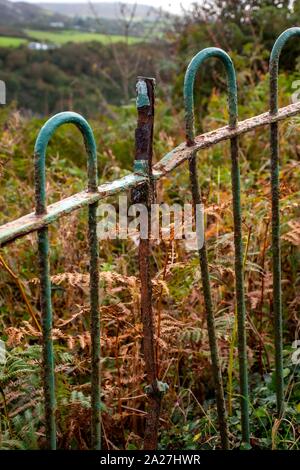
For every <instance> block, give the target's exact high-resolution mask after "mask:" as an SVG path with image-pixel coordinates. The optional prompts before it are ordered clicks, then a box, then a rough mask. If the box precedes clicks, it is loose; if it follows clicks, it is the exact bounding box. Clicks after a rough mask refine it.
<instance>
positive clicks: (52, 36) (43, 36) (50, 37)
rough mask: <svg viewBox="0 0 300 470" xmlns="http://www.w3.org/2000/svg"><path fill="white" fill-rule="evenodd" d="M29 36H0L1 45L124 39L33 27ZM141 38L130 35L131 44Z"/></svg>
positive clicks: (29, 30)
mask: <svg viewBox="0 0 300 470" xmlns="http://www.w3.org/2000/svg"><path fill="white" fill-rule="evenodd" d="M24 32H25V34H26V36H28V39H27V38H16V37H9V36H0V47H18V46H20V45H21V44H24V43H27V42H30V41H39V42H50V43H52V44H59V45H62V44H66V43H67V42H89V41H98V42H101V43H102V44H109V43H111V42H114V43H115V42H120V41H122V42H123V41H124V37H123V36H118V35H115V36H108V35H106V34H100V33H85V32H80V31H75V30H62V31H39V30H33V29H26V30H25V31H24ZM139 41H140V39H139V38H136V37H129V42H130V44H133V43H135V42H139Z"/></svg>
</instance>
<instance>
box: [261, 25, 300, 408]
mask: <svg viewBox="0 0 300 470" xmlns="http://www.w3.org/2000/svg"><path fill="white" fill-rule="evenodd" d="M296 36H300V28H290V29H287V30H286V31H284V32H283V33H282V34H281V35H280V36H279V37H278V38H277V40H276V41H275V43H274V46H273V49H272V52H271V56H270V64H269V71H270V114H271V115H276V114H277V112H278V66H279V57H280V54H281V51H282V48H283V47H284V45H285V43H286V42H287V41H288V39H290V38H292V37H296ZM270 150H271V199H272V258H273V312H274V341H275V368H276V396H277V413H278V415H279V416H281V415H282V413H283V410H284V382H283V361H282V347H283V345H282V341H283V337H282V336H283V335H282V292H281V255H280V208H279V200H280V186H279V146H278V122H272V123H271V125H270Z"/></svg>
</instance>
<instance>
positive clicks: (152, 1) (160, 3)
mask: <svg viewBox="0 0 300 470" xmlns="http://www.w3.org/2000/svg"><path fill="white" fill-rule="evenodd" d="M14 1H16V0H14ZM25 1H27V2H30V3H85V1H84V0H25ZM116 1H117V0H92V2H93V3H102V2H103V3H115V2H116ZM193 1H195V0H136V1H135V0H123V3H139V4H144V5H150V6H153V7H162V8H163V9H164V10H166V11H170V12H171V13H180V10H181V8H180V5H181V4H182V5H184V7H185V8H187V7H189V6H190V5H191V4H192V3H193Z"/></svg>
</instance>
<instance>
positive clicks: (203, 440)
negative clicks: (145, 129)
mask: <svg viewBox="0 0 300 470" xmlns="http://www.w3.org/2000/svg"><path fill="white" fill-rule="evenodd" d="M221 3H222V4H224V2H214V4H216V5H217V7H218V8H219V10H218V14H215V15H214V16H213V17H210V18H206V19H203V15H204V14H205V13H206V12H205V10H201V8H200V7H199V8H198V7H197V9H196V10H195V11H194V13H193V14H191V15H186V16H185V17H184V19H183V20H182V21H180V22H179V23H178V24H177V25H176V27H175V28H174V29H175V30H176V33H174V32H170V33H169V36H168V38H167V39H168V40H164V41H161V42H160V47H159V48H158V47H156V48H155V51H154V52H155V53H154V52H153V49H154V46H152V47H151V46H149V45H147V44H139V45H138V46H137V45H131V46H130V47H129V49H126V48H125V46H123V47H124V49H122V52H123V51H125V52H126V53H127V54H128V55H127V56H126V60H127V62H126V63H127V66H128V64H129V66H128V68H129V69H130V67H131V68H132V65H133V64H135V62H134V58H135V57H136V54H137V51H138V50H141V51H142V57H141V61H140V64H139V71H140V73H143V74H145V75H146V74H149V75H150V74H151V75H152V74H153V75H156V74H157V76H158V78H159V80H158V87H157V88H158V90H157V95H158V96H157V106H156V116H155V122H156V125H155V138H154V142H155V148H154V159H155V160H158V159H160V158H161V157H162V155H164V154H165V153H166V152H167V151H169V150H170V149H172V148H173V147H174V146H176V145H177V144H179V143H180V142H182V141H184V139H185V135H184V125H183V123H184V115H183V109H182V105H183V103H182V84H183V73H184V69H185V67H186V65H187V63H188V62H189V60H190V59H191V57H192V56H193V54H194V53H195V52H197V51H198V50H199V49H201V48H202V47H206V46H208V45H220V46H222V47H224V48H225V49H226V50H227V51H228V52H229V53H230V55H231V56H232V57H233V60H234V63H235V65H236V69H237V72H238V85H239V118H240V119H241V120H242V119H245V118H247V117H250V116H253V115H256V114H259V113H262V112H265V111H266V110H267V109H268V106H269V104H268V91H269V88H268V87H269V85H268V78H269V77H268V72H267V69H268V58H269V53H270V48H271V46H272V43H273V42H274V40H275V37H276V36H277V35H278V34H279V33H280V32H281V31H282V30H283V29H285V27H287V26H289V25H291V24H294V22H295V21H296V20H295V18H296V17H297V15H298V13H297V12H298V11H299V10H298V8H299V5H298V3H299V2H295V6H294V11H293V12H290V11H289V10H288V8H287V4H286V3H285V2H280V4H279V2H278V3H276V2H275V3H274V2H268V1H260V2H259V1H255V2H254V0H253V1H252V0H251V1H247V2H246V1H244V0H243V1H242V0H241V1H240V2H233V1H232V2H231V1H230V2H226V5H225V6H224V8H223V9H221V10H220V8H221V7H220V4H221ZM271 3H272V4H271ZM246 4H247V5H248V6H249V5H250V6H251V9H248V8H247V5H246ZM234 5H235V6H236V5H238V7H239V8H237V7H235V8H234ZM243 11H250V12H252V13H251V14H252V15H253V16H251V17H250V20H249V21H247V22H245V21H243V20H242V15H241V12H243ZM197 12H198V13H199V16H197V14H196V13H197ZM201 12H202V13H201ZM200 13H201V16H200ZM249 15H250V13H249ZM220 18H222V23H220ZM221 26H222V29H221ZM253 28H254V29H253ZM259 31H260V32H259ZM258 32H259V34H258ZM156 44H157V43H156ZM120 47H121V46H120ZM297 47H298V46H297V45H295V44H291V48H290V49H288V50H286V51H285V54H284V55H283V57H282V59H283V60H282V61H281V66H282V68H281V74H280V77H279V85H280V96H279V101H280V105H287V104H288V103H289V102H290V100H291V95H292V93H294V92H295V89H294V85H293V83H295V82H296V81H297V80H299V78H300V77H299V71H298V61H297ZM74 50H75V49H74V46H72V45H71V44H69V45H65V46H63V47H62V48H60V49H59V50H55V51H51V52H50V51H49V52H45V53H43V55H41V54H40V53H34V52H32V51H28V50H26V49H25V48H20V49H16V50H9V49H0V64H1V65H0V70H1V77H0V78H1V79H2V76H3V74H2V71H3V70H4V76H5V79H7V80H11V82H10V83H15V84H16V94H15V97H16V100H17V102H16V103H13V102H12V103H10V105H9V106H7V107H5V108H3V109H1V112H0V126H1V134H0V162H1V185H0V206H1V213H2V217H1V223H5V222H7V221H9V220H12V219H14V218H16V217H19V216H21V215H24V214H26V213H28V212H29V211H31V210H32V208H33V206H34V184H33V159H32V157H31V155H32V149H33V146H34V141H35V138H36V136H37V133H38V130H39V128H40V126H41V124H42V123H43V122H44V121H45V118H44V117H43V118H41V117H40V116H37V114H48V112H50V110H51V112H52V111H54V110H55V111H56V110H57V103H56V102H55V101H57V95H55V94H54V88H55V87H56V88H57V89H58V90H61V89H62V83H63V87H65V88H64V89H65V90H69V88H70V77H72V76H73V78H74V77H80V80H81V83H80V86H81V89H82V90H83V91H82V99H81V100H75V98H73V100H69V102H70V103H72V108H73V109H74V110H76V111H82V110H84V111H85V113H84V114H85V115H86V116H88V117H89V118H90V122H91V125H92V127H93V129H94V131H95V136H96V141H97V146H98V162H99V175H100V181H101V182H107V181H111V180H113V179H115V178H118V177H121V176H123V175H125V174H126V173H127V172H128V171H131V169H132V163H133V155H134V147H133V146H134V142H133V140H134V129H135V126H136V110H135V105H134V103H133V101H132V100H131V98H132V96H133V95H134V90H133V91H132V92H131V91H130V94H129V96H128V97H127V99H125V94H124V93H123V98H122V90H124V89H125V88H123V84H125V85H126V74H125V75H124V76H122V77H120V83H121V86H120V88H117V86H115V85H113V84H112V83H111V84H110V87H109V78H110V80H111V82H113V80H117V79H118V77H119V75H118V66H117V63H116V61H115V59H114V52H115V50H114V49H112V48H111V47H106V46H103V45H99V44H95V43H93V44H81V45H78V46H76V54H75V56H74V55H73V54H74ZM128 50H129V52H128ZM97 64H100V65H103V64H105V66H106V67H107V69H106V73H107V77H108V78H106V79H105V77H104V75H103V73H101V72H99V71H98V69H97ZM214 66H215V64H213V63H211V64H208V63H207V64H206V66H205V72H202V73H200V74H199V75H200V76H199V83H198V87H197V90H198V92H197V95H198V98H197V100H198V102H197V106H198V109H199V110H200V115H199V113H197V114H198V121H200V122H198V123H197V130H198V131H208V130H211V129H214V128H217V127H220V126H222V125H225V124H226V123H227V120H228V113H227V104H226V93H225V82H224V78H223V77H224V74H223V73H222V69H220V70H219V69H218V68H215V67H214ZM166 69H167V70H166ZM292 69H293V71H292ZM42 71H43V73H42ZM102 72H103V69H102ZM151 72H152V73H151ZM153 72H155V74H154V73H153ZM219 72H220V73H219ZM29 77H30V80H31V87H30V86H29V83H30V82H29ZM91 77H93V80H92V79H91ZM204 77H205V78H204ZM127 78H128V77H127ZM18 80H19V82H18ZM55 80H57V82H55ZM133 80H134V77H132V78H130V80H129V81H128V83H127V86H128V89H130V87H131V86H132V88H134V87H133ZM32 82H34V88H35V89H34V90H33V87H32ZM123 82H124V83H123ZM8 83H9V82H8ZM18 83H19V84H20V83H22V84H23V85H24V87H25V85H26V87H27V88H26V89H25V90H22V89H21V87H20V86H19V85H18ZM45 84H47V86H48V87H49V88H46V90H47V93H48V98H47V99H48V103H47V105H46V99H45V95H46V93H45V92H43V94H41V91H42V90H43V88H42V87H43V86H45ZM131 84H132V85H131ZM125 85H124V86H125ZM18 87H19V88H18ZM99 90H100V91H101V95H102V101H101V109H100V111H99V108H100V106H99V102H100V99H99ZM117 90H118V92H117ZM35 93H36V94H35ZM52 93H53V95H52ZM26 94H27V95H28V96H26ZM78 94H79V93H78ZM200 95H201V96H200ZM41 96H43V99H41ZM52 96H53V102H52V101H51V100H52ZM50 97H51V100H50ZM103 97H105V100H104V99H103ZM122 99H123V100H124V101H123V103H122ZM50 103H51V106H50ZM83 103H85V104H84V105H83ZM96 103H97V104H96ZM67 104H68V101H67V100H62V103H61V107H62V108H66V107H67ZM20 106H21V107H22V108H23V109H26V111H27V112H26V113H24V112H21V111H20V110H19V107H20ZM84 106H86V107H84ZM97 106H99V107H98V109H97ZM29 109H31V110H32V111H35V113H36V114H35V115H34V116H32V115H30V116H28V110H29ZM199 116H200V117H199ZM299 131H300V121H299V118H293V119H291V120H289V121H287V122H284V123H282V124H281V125H280V148H281V172H280V178H281V216H282V227H281V232H282V236H281V245H282V267H283V273H282V277H283V287H284V288H283V296H284V298H283V304H284V375H285V379H284V380H285V390H286V397H285V398H286V404H287V406H286V410H285V413H284V415H283V417H282V419H278V417H277V415H276V399H275V382H274V346H273V334H274V331H273V326H272V271H271V255H270V243H271V240H270V237H271V220H270V181H269V171H270V169H269V144H268V140H269V134H268V130H267V129H260V130H257V131H255V132H253V133H251V134H247V135H245V136H243V137H241V138H240V160H241V174H242V206H243V234H244V240H243V241H244V247H245V289H246V304H247V305H246V307H247V337H248V358H249V374H250V397H251V406H250V413H251V414H250V421H251V446H252V448H254V449H285V450H286V449H293V450H296V449H298V450H299V449H300V432H299V431H300V368H299V364H298V365H297V364H293V361H292V354H293V353H294V352H295V349H294V348H293V347H292V345H293V342H294V340H295V339H297V332H298V331H299V311H300V297H299V283H300V276H299V273H300V269H299V263H300V250H299V246H300V224H299V217H300V206H299V195H300V193H299V182H300V167H299V138H298V135H299ZM47 167H48V169H47V181H48V186H47V193H48V202H49V203H51V202H53V201H56V200H59V199H60V198H62V197H66V196H68V195H70V194H72V193H75V192H76V191H79V190H81V189H83V188H84V187H85V182H86V156H85V154H84V149H83V145H82V143H81V139H80V136H79V133H78V131H76V130H74V128H72V127H69V126H66V127H64V128H63V129H60V130H59V131H58V132H57V133H56V136H55V138H54V139H52V141H51V143H50V146H49V150H48V155H47ZM199 179H200V184H201V190H202V194H203V199H204V202H205V208H206V219H207V227H206V238H207V248H208V257H209V269H210V274H211V280H212V289H213V301H214V311H215V316H216V328H217V337H218V344H219V348H220V356H221V365H222V373H223V379H224V384H225V392H226V404H227V410H228V414H229V416H228V424H229V431H230V435H229V438H230V447H231V448H240V447H241V446H242V442H241V441H242V439H241V424H240V408H239V387H238V356H237V344H236V338H235V335H234V323H235V296H234V266H233V258H234V249H233V221H232V208H231V202H232V197H231V191H230V155H229V146H228V144H222V145H221V144H218V145H216V146H215V147H213V148H211V149H206V150H202V151H201V154H200V155H199ZM157 199H158V201H159V202H161V201H164V202H170V203H175V202H177V203H183V202H190V200H191V196H190V187H189V179H188V172H187V167H186V166H185V165H184V166H182V167H180V168H178V169H177V170H176V171H174V172H173V173H172V174H171V175H170V176H169V177H168V178H165V179H164V180H163V182H162V183H161V184H159V185H158V187H157ZM108 202H111V203H112V204H116V203H117V201H116V198H111V199H110V200H109V201H108ZM86 233H87V213H86V211H85V210H82V211H79V212H76V213H74V214H71V215H69V216H68V217H66V218H64V219H62V220H61V221H60V222H59V223H57V224H55V225H54V226H51V229H50V234H51V255H50V262H51V274H52V278H51V281H52V299H53V310H54V345H55V356H56V396H57V401H58V412H57V422H58V445H59V448H65V449H87V448H88V447H89V446H90V430H89V425H90V410H89V409H90V376H89V374H90V334H89V328H90V327H89V296H88V282H89V279H88V275H87V266H88V246H87V236H86ZM171 233H172V231H171ZM99 249H100V263H101V285H102V290H101V299H102V303H101V319H102V339H101V345H102V408H103V409H102V416H103V443H104V446H105V448H108V449H124V448H126V449H139V448H142V440H143V432H144V425H145V413H146V404H147V398H146V395H145V386H146V378H145V371H144V361H143V354H142V326H141V320H140V297H139V296H140V291H139V288H140V284H139V279H138V275H137V273H138V271H137V247H136V244H135V243H134V241H130V240H115V241H105V242H101V244H100V245H99ZM152 250H153V256H152V263H153V264H152V272H153V291H154V300H153V308H154V314H155V322H156V332H157V338H156V339H157V357H158V370H159V379H160V380H163V381H164V382H167V383H168V385H169V390H168V392H167V393H166V395H165V397H164V400H163V406H162V413H161V420H160V436H159V447H160V448H161V449H174V448H176V449H178V448H183V449H216V448H219V447H220V441H219V435H218V432H217V418H216V406H215V396H214V390H213V384H212V376H211V368H210V354H209V344H208V337H207V328H206V321H205V312H204V306H203V294H202V290H201V283H200V272H199V264H198V259H197V256H196V254H195V253H193V252H192V253H191V252H186V251H185V249H184V245H183V242H182V241H181V240H174V239H173V238H172V235H170V237H169V239H166V240H162V241H161V242H160V243H159V244H158V245H155V246H153V247H152ZM0 309H1V317H0V318H1V325H2V333H1V339H2V340H3V341H5V343H6V345H7V348H8V361H7V363H6V364H5V365H0V394H1V402H0V418H1V420H0V436H1V437H0V447H1V448H3V449H37V448H43V447H44V446H45V429H44V422H43V397H42V390H41V382H40V380H41V332H40V316H39V309H40V305H39V282H38V272H37V257H36V236H35V235H34V234H33V235H29V236H26V237H25V238H23V239H21V240H20V241H17V242H15V243H14V244H12V245H9V246H7V247H5V248H3V249H2V250H1V258H0ZM158 324H159V325H160V328H158ZM231 352H232V356H231Z"/></svg>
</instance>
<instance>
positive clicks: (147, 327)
mask: <svg viewBox="0 0 300 470" xmlns="http://www.w3.org/2000/svg"><path fill="white" fill-rule="evenodd" d="M154 89H155V80H154V79H152V78H145V77H138V81H137V111H138V122H137V128H136V131H135V162H134V171H135V173H139V174H142V175H147V176H148V178H149V180H148V182H147V183H145V184H143V185H141V186H139V187H138V188H136V189H135V190H133V191H132V200H133V202H134V203H139V204H144V205H145V206H146V208H147V218H148V237H147V238H146V239H143V238H142V237H141V238H140V244H139V271H140V279H141V316H142V322H143V347H144V358H145V364H146V373H147V382H148V384H149V385H148V386H147V393H148V399H149V409H148V415H147V419H146V428H145V436H144V449H145V450H155V449H156V448H157V439H158V426H159V414H160V408H161V393H160V392H159V389H158V381H157V364H156V360H155V328H154V320H153V311H152V286H151V274H150V228H151V202H152V200H153V195H154V189H153V183H152V180H151V177H152V153H153V150H152V145H153V124H154V99H155V91H154Z"/></svg>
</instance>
